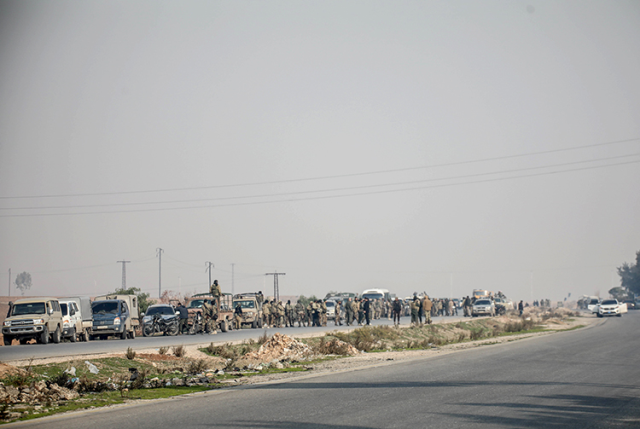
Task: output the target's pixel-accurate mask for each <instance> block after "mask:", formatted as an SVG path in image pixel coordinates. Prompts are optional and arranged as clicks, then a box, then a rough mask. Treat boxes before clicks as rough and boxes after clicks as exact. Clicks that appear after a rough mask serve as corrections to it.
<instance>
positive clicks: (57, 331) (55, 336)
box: [53, 326, 60, 344]
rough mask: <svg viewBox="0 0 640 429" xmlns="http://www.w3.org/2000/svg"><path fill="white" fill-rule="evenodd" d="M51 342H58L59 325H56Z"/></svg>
mask: <svg viewBox="0 0 640 429" xmlns="http://www.w3.org/2000/svg"><path fill="white" fill-rule="evenodd" d="M53 342H54V343H56V344H58V343H59V342H60V327H59V326H58V327H57V328H56V330H55V331H54V332H53Z"/></svg>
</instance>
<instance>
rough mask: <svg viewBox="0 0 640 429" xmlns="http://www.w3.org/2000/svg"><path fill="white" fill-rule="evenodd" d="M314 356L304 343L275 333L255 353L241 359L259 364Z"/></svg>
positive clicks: (299, 359)
mask: <svg viewBox="0 0 640 429" xmlns="http://www.w3.org/2000/svg"><path fill="white" fill-rule="evenodd" d="M314 355H315V353H314V352H313V350H311V348H310V347H309V346H308V345H306V344H305V343H302V342H300V341H297V340H295V339H293V338H291V337H289V336H288V335H283V334H280V333H279V332H276V333H275V334H273V336H272V337H271V338H269V340H268V341H267V342H266V343H264V344H263V345H261V346H260V348H259V349H258V350H257V351H255V352H249V353H247V354H246V355H245V356H244V357H243V358H244V359H247V360H254V361H260V362H273V361H274V360H275V361H277V362H285V361H289V362H290V361H302V360H307V359H309V358H310V357H312V356H314ZM256 369H257V368H256Z"/></svg>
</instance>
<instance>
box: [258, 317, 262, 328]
mask: <svg viewBox="0 0 640 429" xmlns="http://www.w3.org/2000/svg"><path fill="white" fill-rule="evenodd" d="M258 328H262V319H259V320H258Z"/></svg>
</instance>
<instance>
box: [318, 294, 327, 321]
mask: <svg viewBox="0 0 640 429" xmlns="http://www.w3.org/2000/svg"><path fill="white" fill-rule="evenodd" d="M320 314H321V315H322V316H321V322H320V323H321V324H322V326H327V303H326V302H325V300H324V299H321V300H320Z"/></svg>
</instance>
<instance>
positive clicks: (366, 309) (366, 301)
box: [363, 298, 373, 326]
mask: <svg viewBox="0 0 640 429" xmlns="http://www.w3.org/2000/svg"><path fill="white" fill-rule="evenodd" d="M371 307H372V306H371V301H369V298H365V299H364V306H363V308H364V318H365V320H366V322H367V326H369V325H371V315H372V312H373V308H371Z"/></svg>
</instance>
